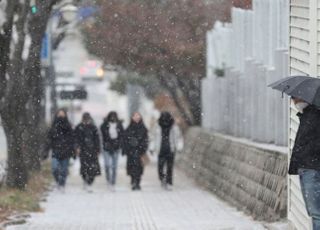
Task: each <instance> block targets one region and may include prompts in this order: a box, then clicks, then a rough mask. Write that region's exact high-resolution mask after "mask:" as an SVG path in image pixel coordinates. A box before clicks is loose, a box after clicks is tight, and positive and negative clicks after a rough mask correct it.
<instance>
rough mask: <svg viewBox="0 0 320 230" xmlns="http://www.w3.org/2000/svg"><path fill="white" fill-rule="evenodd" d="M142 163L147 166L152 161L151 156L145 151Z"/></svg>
mask: <svg viewBox="0 0 320 230" xmlns="http://www.w3.org/2000/svg"><path fill="white" fill-rule="evenodd" d="M141 163H142V165H143V166H146V165H148V164H149V163H150V158H149V156H148V154H146V153H144V154H142V155H141Z"/></svg>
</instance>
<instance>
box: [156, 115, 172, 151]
mask: <svg viewBox="0 0 320 230" xmlns="http://www.w3.org/2000/svg"><path fill="white" fill-rule="evenodd" d="M173 125H174V119H173V117H172V116H171V114H170V113H168V112H163V113H161V116H160V118H159V126H160V127H161V145H160V153H159V154H160V155H161V156H166V155H172V154H173V152H172V150H171V146H170V131H171V129H172V127H173Z"/></svg>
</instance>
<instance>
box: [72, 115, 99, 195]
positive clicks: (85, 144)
mask: <svg viewBox="0 0 320 230" xmlns="http://www.w3.org/2000/svg"><path fill="white" fill-rule="evenodd" d="M75 136H76V143H77V146H78V152H79V154H80V164H81V167H80V174H81V176H82V178H83V180H84V189H88V191H89V192H90V191H91V189H90V188H89V187H88V186H90V185H92V183H93V181H94V178H95V177H96V176H98V175H100V174H101V171H100V165H99V161H98V155H99V152H100V140H99V134H98V129H97V127H96V126H95V125H94V123H93V120H92V118H91V116H90V114H89V113H84V114H83V116H82V122H81V123H80V124H79V125H78V126H77V127H76V129H75Z"/></svg>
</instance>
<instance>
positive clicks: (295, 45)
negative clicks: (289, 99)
mask: <svg viewBox="0 0 320 230" xmlns="http://www.w3.org/2000/svg"><path fill="white" fill-rule="evenodd" d="M319 2H320V1H318V0H290V64H289V66H290V74H291V75H298V74H299V75H306V74H310V75H312V74H311V73H314V69H315V65H316V67H318V69H317V70H318V72H319V69H320V68H319V66H318V65H320V63H319V62H318V60H314V58H315V57H316V58H317V59H318V57H317V55H315V54H314V52H315V50H314V48H315V47H316V46H315V41H314V40H312V39H317V36H318V37H319V34H318V30H319V31H320V23H319V22H317V19H318V17H314V14H318V16H319V15H320V11H319V10H318V7H320V3H319ZM314 20H316V22H315V21H314ZM314 34H315V35H314ZM316 50H317V52H318V51H319V50H320V49H319V46H318V47H317V48H316ZM318 53H319V52H318ZM315 61H316V62H315ZM296 112H297V111H296V109H295V108H294V106H293V104H292V103H291V104H290V125H289V127H290V128H289V148H290V154H291V151H292V148H293V145H294V139H295V136H296V132H297V129H298V127H299V119H298V118H297V116H296ZM288 188H289V189H288V192H289V194H288V218H289V220H290V221H291V223H292V224H293V226H295V228H296V229H298V230H309V229H311V224H310V218H309V217H308V215H307V212H306V209H305V204H304V201H303V197H302V194H301V189H300V182H299V179H298V177H297V176H289V177H288Z"/></svg>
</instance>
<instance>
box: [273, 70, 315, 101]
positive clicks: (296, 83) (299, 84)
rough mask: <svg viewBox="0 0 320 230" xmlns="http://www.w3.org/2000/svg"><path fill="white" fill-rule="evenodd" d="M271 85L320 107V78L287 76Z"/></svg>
mask: <svg viewBox="0 0 320 230" xmlns="http://www.w3.org/2000/svg"><path fill="white" fill-rule="evenodd" d="M269 87H271V88H272V89H276V90H279V91H281V92H282V93H285V94H288V95H289V96H292V97H296V98H300V99H302V100H304V101H305V102H308V103H309V104H313V105H316V106H319V107H320V79H318V78H313V77H308V76H293V77H287V78H284V79H281V80H278V81H276V82H274V83H272V84H270V85H269Z"/></svg>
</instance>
